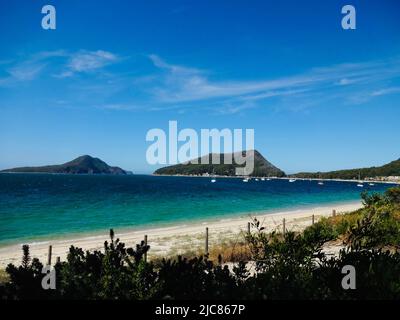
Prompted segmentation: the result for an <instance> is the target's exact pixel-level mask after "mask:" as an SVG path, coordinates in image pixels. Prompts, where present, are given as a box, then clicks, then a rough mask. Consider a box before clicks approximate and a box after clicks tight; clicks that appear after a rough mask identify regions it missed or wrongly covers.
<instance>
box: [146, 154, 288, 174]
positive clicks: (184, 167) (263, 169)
mask: <svg viewBox="0 0 400 320" xmlns="http://www.w3.org/2000/svg"><path fill="white" fill-rule="evenodd" d="M246 152H247V151H242V156H245V155H246ZM252 153H253V150H252ZM213 155H214V156H215V154H212V153H210V154H208V155H206V156H204V157H200V158H197V159H196V162H197V164H196V163H192V162H193V160H192V161H189V162H187V163H182V164H177V165H173V166H168V167H163V168H160V169H158V170H156V171H155V172H154V174H155V175H187V176H207V175H215V176H236V168H238V167H242V166H243V165H239V164H237V163H235V161H234V159H235V157H234V155H235V154H234V153H233V154H232V153H229V154H223V153H221V154H217V157H219V159H220V161H219V162H220V164H213V163H211V158H212V156H213ZM224 156H228V157H229V158H230V159H233V161H232V164H224ZM202 160H203V161H202ZM204 160H205V161H204ZM205 162H206V163H207V164H204V163H205ZM251 176H253V177H284V176H286V174H285V172H284V171H282V170H281V169H279V168H277V167H276V166H274V165H273V164H272V163H270V162H269V161H267V160H266V159H265V158H264V157H263V156H262V154H261V153H260V152H258V151H257V150H254V171H253V173H252V174H251Z"/></svg>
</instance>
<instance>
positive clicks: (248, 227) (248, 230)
mask: <svg viewBox="0 0 400 320" xmlns="http://www.w3.org/2000/svg"><path fill="white" fill-rule="evenodd" d="M247 233H248V234H250V222H247Z"/></svg>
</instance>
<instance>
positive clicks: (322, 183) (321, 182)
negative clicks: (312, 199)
mask: <svg viewBox="0 0 400 320" xmlns="http://www.w3.org/2000/svg"><path fill="white" fill-rule="evenodd" d="M319 179H320V181H319V182H318V184H319V185H320V186H323V185H324V182H323V181H322V180H321V175H319Z"/></svg>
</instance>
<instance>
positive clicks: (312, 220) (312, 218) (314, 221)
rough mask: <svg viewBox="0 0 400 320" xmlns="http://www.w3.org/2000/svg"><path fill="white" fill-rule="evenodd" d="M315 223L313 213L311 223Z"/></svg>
mask: <svg viewBox="0 0 400 320" xmlns="http://www.w3.org/2000/svg"><path fill="white" fill-rule="evenodd" d="M314 223H315V215H312V224H313V225H314Z"/></svg>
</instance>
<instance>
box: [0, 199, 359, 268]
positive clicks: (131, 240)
mask: <svg viewBox="0 0 400 320" xmlns="http://www.w3.org/2000/svg"><path fill="white" fill-rule="evenodd" d="M361 207H362V204H361V202H352V203H346V204H336V205H329V206H319V207H313V208H307V209H299V210H292V211H281V212H275V213H265V212H264V213H262V212H261V213H257V214H254V213H253V214H251V216H252V217H257V219H258V220H260V221H261V223H262V224H263V226H264V227H265V228H266V231H272V230H274V229H276V230H282V222H283V218H285V222H286V229H287V230H293V231H299V230H302V229H304V228H305V227H307V226H309V225H311V223H312V215H314V217H315V221H318V219H319V218H321V217H323V216H329V215H332V211H333V210H336V212H337V214H343V213H346V212H349V211H354V210H356V209H359V208H361ZM249 221H250V215H247V216H241V217H239V218H238V217H232V218H224V219H221V220H219V221H204V222H196V223H187V224H181V225H176V226H173V227H164V228H153V229H143V230H132V231H123V232H119V231H118V229H116V230H115V233H116V237H118V238H120V240H121V241H122V242H124V243H125V244H126V246H135V245H136V244H137V243H139V242H140V241H141V240H143V238H144V235H147V236H148V244H149V245H150V251H149V259H152V258H154V257H157V256H166V255H175V254H179V253H184V252H187V251H190V250H191V251H196V250H198V251H201V250H202V249H203V248H204V242H205V228H206V227H208V229H209V247H210V248H211V247H212V246H213V245H215V244H221V243H224V242H226V241H230V240H239V239H242V237H243V233H242V232H243V231H246V230H247V223H248V222H249ZM105 240H109V235H108V232H104V234H97V235H93V236H81V237H76V238H65V239H55V240H48V241H40V242H33V243H29V242H28V243H27V244H29V246H30V253H31V257H32V258H33V257H35V258H39V259H40V260H41V261H42V262H43V263H45V262H46V261H47V256H48V247H49V245H52V263H54V262H55V260H56V257H60V259H61V261H63V260H65V259H66V256H67V254H68V250H69V247H70V246H71V245H74V246H77V247H81V248H83V249H84V250H103V245H104V241H105ZM21 247H22V243H21V244H16V245H10V246H5V247H2V248H0V268H5V267H6V266H7V264H9V263H14V264H16V265H19V264H20V261H21V257H22V250H21Z"/></svg>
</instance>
